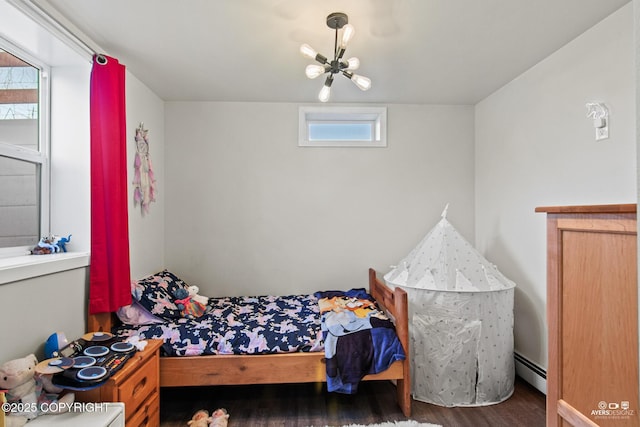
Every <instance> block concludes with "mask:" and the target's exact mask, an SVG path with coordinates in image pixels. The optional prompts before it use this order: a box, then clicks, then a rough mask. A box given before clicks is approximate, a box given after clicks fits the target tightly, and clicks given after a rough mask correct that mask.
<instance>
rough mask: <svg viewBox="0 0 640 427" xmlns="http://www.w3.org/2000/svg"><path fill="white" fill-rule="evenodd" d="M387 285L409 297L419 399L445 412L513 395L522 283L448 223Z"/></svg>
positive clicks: (391, 274) (440, 226)
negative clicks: (516, 309)
mask: <svg viewBox="0 0 640 427" xmlns="http://www.w3.org/2000/svg"><path fill="white" fill-rule="evenodd" d="M446 213H447V209H446V208H445V210H444V212H443V213H442V219H441V220H440V221H439V222H438V224H436V226H435V227H434V228H433V229H432V230H431V231H429V233H428V234H427V235H426V236H425V238H424V239H423V240H422V241H421V242H420V243H419V244H418V246H416V247H415V248H414V249H413V250H412V251H411V252H410V253H409V255H408V256H407V257H406V258H404V259H403V260H402V261H401V262H400V263H399V265H398V266H397V267H395V268H394V269H393V270H391V271H390V272H389V273H387V274H386V275H385V276H384V278H385V280H386V281H387V283H388V284H389V285H395V286H401V287H402V288H403V289H405V290H406V291H407V293H408V297H409V312H410V316H411V317H410V333H411V349H410V351H411V353H412V357H411V372H412V393H413V397H414V398H415V399H416V400H420V401H423V402H428V403H433V404H436V405H440V406H481V405H490V404H494V403H499V402H502V401H504V400H506V399H508V398H509V397H510V396H511V394H512V393H513V388H514V380H515V367H514V360H513V293H514V287H515V284H514V283H513V282H512V281H511V280H509V279H507V278H506V277H505V276H504V275H503V274H502V273H500V271H498V269H497V268H496V266H495V265H493V264H491V263H490V262H489V261H487V260H486V259H485V258H484V257H483V256H482V255H480V253H479V252H478V251H477V250H476V249H475V248H474V247H473V246H471V244H470V243H469V242H467V241H466V240H465V239H464V238H463V237H462V235H460V233H459V232H458V231H457V230H456V229H455V228H454V227H453V226H452V225H451V224H450V223H449V221H448V220H447V218H446Z"/></svg>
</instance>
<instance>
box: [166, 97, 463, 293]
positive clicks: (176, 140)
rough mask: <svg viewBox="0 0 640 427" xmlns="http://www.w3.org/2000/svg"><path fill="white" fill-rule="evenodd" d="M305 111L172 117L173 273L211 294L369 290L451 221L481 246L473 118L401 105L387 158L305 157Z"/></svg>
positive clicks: (173, 110) (213, 106) (169, 215)
mask: <svg viewBox="0 0 640 427" xmlns="http://www.w3.org/2000/svg"><path fill="white" fill-rule="evenodd" d="M297 117H298V105H297V104H285V103H280V104H278V103H273V104H272V103H204V102H193V103H182V102H170V103H167V105H166V141H167V142H166V159H167V160H166V187H167V188H166V194H167V195H166V237H165V238H166V260H167V267H168V268H170V269H171V270H172V271H175V272H176V273H177V274H178V275H180V276H182V277H184V278H185V280H187V282H190V283H194V284H198V285H199V286H200V287H201V293H202V294H204V295H211V296H213V295H218V296H220V295H240V294H245V295H247V294H248V295H255V294H263V293H272V294H273V293H275V294H286V293H293V292H303V291H311V292H312V291H316V290H320V289H328V288H340V289H344V288H348V287H352V286H361V287H366V286H367V268H368V267H374V268H376V269H378V270H379V271H381V272H383V273H384V272H387V271H388V270H389V265H391V264H393V263H396V262H398V261H399V260H400V259H401V258H403V257H404V256H405V255H407V253H408V252H409V251H410V250H411V249H412V248H413V247H414V246H415V245H416V244H417V243H418V242H419V241H420V240H421V239H422V237H424V235H425V234H426V233H427V231H429V229H431V227H432V226H433V225H435V223H436V222H437V221H438V220H439V215H440V213H441V211H442V209H443V208H444V206H445V204H446V203H450V204H451V207H450V210H449V213H450V215H449V218H450V219H451V221H452V222H453V223H454V224H456V226H457V227H458V228H459V229H460V231H461V232H462V233H463V234H464V235H465V236H466V237H467V238H469V239H473V234H474V228H473V227H474V226H473V223H474V217H473V216H474V202H473V197H474V195H473V179H474V173H473V171H474V165H473V152H474V149H473V131H474V128H473V107H470V106H457V107H450V106H420V105H392V106H389V107H388V128H389V130H388V147H387V148H301V147H298V146H297V136H298V128H297V127H298V122H297Z"/></svg>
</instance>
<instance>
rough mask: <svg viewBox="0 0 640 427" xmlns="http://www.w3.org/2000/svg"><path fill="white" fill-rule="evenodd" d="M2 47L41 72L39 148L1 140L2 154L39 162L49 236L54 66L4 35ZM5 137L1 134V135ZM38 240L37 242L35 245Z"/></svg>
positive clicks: (12, 251)
mask: <svg viewBox="0 0 640 427" xmlns="http://www.w3.org/2000/svg"><path fill="white" fill-rule="evenodd" d="M0 48H2V50H4V51H5V52H7V53H10V54H11V55H13V56H15V57H17V58H19V59H21V60H23V61H24V62H26V63H28V64H29V65H31V66H32V67H34V68H37V69H38V70H39V72H38V150H37V151H35V150H30V149H26V148H23V147H20V146H19V145H16V144H12V143H11V142H9V141H4V140H2V139H0V156H3V157H8V158H12V159H15V160H20V161H25V162H28V163H32V164H35V165H36V171H37V172H36V174H37V178H36V180H37V181H38V189H37V194H36V197H37V199H38V203H39V209H38V218H39V224H38V227H39V230H38V231H39V236H48V235H49V234H50V227H51V198H50V194H51V174H50V171H51V164H50V158H51V156H50V149H51V133H50V119H51V109H50V98H51V96H50V94H51V82H50V78H49V76H50V70H51V69H50V67H49V66H48V65H46V64H45V63H44V62H43V61H42V60H40V59H38V58H37V57H35V56H34V55H32V54H30V53H29V52H28V51H27V50H26V49H24V48H21V47H20V46H18V45H16V44H15V43H12V42H11V41H9V40H7V39H6V38H4V37H2V36H0ZM0 138H1V136H0ZM35 243H37V242H34V245H35ZM32 247H33V245H31V246H29V245H27V246H8V247H4V248H0V258H3V257H8V256H14V255H16V254H23V253H25V252H28V251H29V250H30V249H31V248H32Z"/></svg>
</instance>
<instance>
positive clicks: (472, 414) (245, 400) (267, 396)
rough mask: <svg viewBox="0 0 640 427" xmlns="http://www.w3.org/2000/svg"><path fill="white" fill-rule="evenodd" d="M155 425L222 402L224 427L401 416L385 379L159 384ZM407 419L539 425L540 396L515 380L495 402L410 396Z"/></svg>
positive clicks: (495, 426)
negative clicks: (354, 389)
mask: <svg viewBox="0 0 640 427" xmlns="http://www.w3.org/2000/svg"><path fill="white" fill-rule="evenodd" d="M160 399H161V403H160V426H161V427H177V426H186V425H187V421H188V420H190V419H191V416H192V415H193V413H195V412H196V411H197V410H198V409H207V410H208V411H209V412H211V411H213V410H215V409H216V408H219V407H224V408H226V409H227V411H228V412H229V415H230V418H229V427H236V426H243V427H246V426H256V427H260V426H262V427H271V426H287V427H288V426H291V427H297V426H300V427H302V426H326V425H330V426H342V425H345V424H351V423H354V424H370V423H379V422H382V421H402V420H407V418H406V417H405V416H404V415H402V412H401V411H400V409H399V408H398V406H397V405H396V400H395V386H394V385H393V384H392V383H391V382H388V381H371V382H363V383H361V384H360V388H359V390H358V393H357V394H356V395H352V396H351V395H349V396H347V395H341V394H336V393H327V392H326V389H325V385H324V384H286V385H265V386H225V387H217V386H216V387H190V388H169V389H162V391H161V393H160ZM410 419H412V420H416V421H420V422H427V423H434V424H441V425H443V426H444V427H484V426H487V427H489V426H490V427H518V426H523V427H544V425H545V396H544V395H543V394H542V393H540V392H539V391H537V390H536V389H534V388H533V387H531V386H530V385H529V384H527V383H526V382H524V381H522V380H520V379H516V386H515V391H514V394H513V396H512V397H511V398H509V399H508V400H506V401H505V402H502V403H500V404H497V405H490V406H483V407H475V408H460V407H458V408H444V407H440V406H436V405H430V404H427V403H423V402H417V401H413V413H412V416H411V417H410Z"/></svg>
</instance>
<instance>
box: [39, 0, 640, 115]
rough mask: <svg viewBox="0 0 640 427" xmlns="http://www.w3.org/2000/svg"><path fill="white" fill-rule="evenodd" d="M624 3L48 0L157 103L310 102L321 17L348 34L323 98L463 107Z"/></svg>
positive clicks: (329, 42) (325, 30) (324, 48)
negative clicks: (304, 50)
mask: <svg viewBox="0 0 640 427" xmlns="http://www.w3.org/2000/svg"><path fill="white" fill-rule="evenodd" d="M629 1H630V0H606V1H605V0H535V1H532V0H349V1H344V0H342V1H339V0H183V1H177V0H109V1H106V0H49V3H50V4H51V5H52V6H53V7H54V8H56V9H57V10H58V11H59V12H60V13H62V14H63V15H64V16H66V17H67V18H68V19H69V20H70V21H71V22H72V23H73V24H74V25H76V26H77V27H78V28H79V29H80V30H81V31H82V32H84V33H85V34H86V35H87V36H88V37H89V38H90V39H91V40H93V41H94V42H95V43H96V44H97V45H98V46H100V47H101V48H102V49H104V53H106V54H108V55H111V56H113V57H115V58H117V59H118V60H119V61H120V62H121V63H123V64H125V65H126V66H127V69H128V70H129V71H130V72H131V73H132V74H134V75H135V76H136V77H137V78H138V79H140V80H142V81H143V82H144V83H145V84H147V86H149V88H151V89H152V90H153V91H154V92H155V93H156V94H157V95H158V96H160V97H161V98H162V99H164V100H170V101H174V100H198V101H254V102H302V103H312V102H317V94H318V91H319V90H320V88H321V86H322V84H323V80H324V79H323V78H322V77H320V78H318V79H316V80H309V79H307V78H306V77H305V74H304V68H305V66H306V65H307V64H308V63H311V62H312V61H310V60H307V59H305V58H303V57H302V56H301V55H300V53H299V47H300V45H301V44H302V43H308V44H310V45H311V46H313V47H314V48H315V49H316V50H318V51H319V52H320V53H323V54H324V55H325V56H331V55H330V52H332V50H333V43H334V31H333V30H332V29H330V28H329V27H327V25H326V17H327V15H328V14H329V13H331V12H336V11H340V12H345V13H347V15H348V16H349V23H350V24H352V25H353V26H354V27H355V30H356V33H355V37H354V39H353V40H352V41H351V43H350V44H349V46H348V48H347V52H346V54H345V58H348V57H351V56H357V57H358V58H360V61H361V66H360V69H359V70H358V73H359V74H362V75H365V76H367V77H369V78H371V80H372V88H371V89H370V90H369V91H367V92H361V91H360V90H359V89H358V88H356V87H355V86H354V85H353V83H351V82H350V81H349V80H348V79H346V78H344V77H341V76H337V77H336V80H335V82H334V84H333V87H332V96H331V101H332V102H355V103H364V102H366V103H420V104H423V103H425V104H474V103H476V102H478V101H479V100H481V99H483V98H484V97H486V96H487V95H489V94H491V93H492V92H494V91H495V90H496V89H498V88H500V87H501V86H503V85H504V84H506V83H507V82H509V81H510V80H512V79H513V78H515V77H516V76H518V75H519V74H521V73H522V72H523V71H525V70H526V69H528V68H530V67H531V66H533V65H535V64H536V63H537V62H539V61H540V60H542V59H543V58H545V57H547V56H548V55H550V54H551V53H552V52H554V51H556V50H557V49H559V48H560V47H562V46H563V45H565V44H567V43H568V42H570V41H571V40H572V39H573V38H575V37H576V36H578V35H580V34H581V33H582V32H584V31H585V30H587V29H588V28H590V27H591V26H593V25H594V24H596V23H597V22H599V21H600V20H602V19H603V18H605V17H606V16H608V15H609V14H611V13H612V12H614V11H616V10H617V9H619V8H620V7H622V6H623V5H625V4H626V3H628V2H629Z"/></svg>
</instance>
